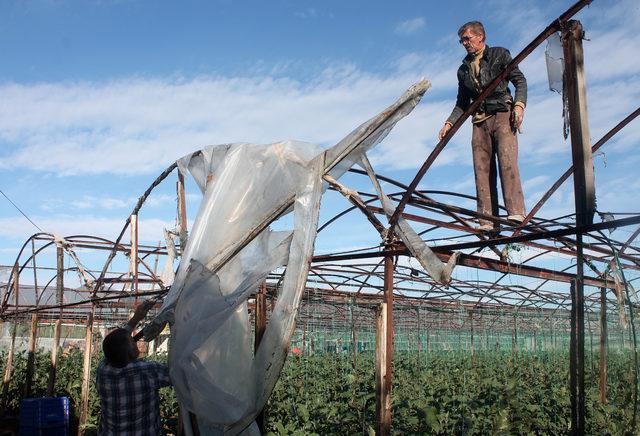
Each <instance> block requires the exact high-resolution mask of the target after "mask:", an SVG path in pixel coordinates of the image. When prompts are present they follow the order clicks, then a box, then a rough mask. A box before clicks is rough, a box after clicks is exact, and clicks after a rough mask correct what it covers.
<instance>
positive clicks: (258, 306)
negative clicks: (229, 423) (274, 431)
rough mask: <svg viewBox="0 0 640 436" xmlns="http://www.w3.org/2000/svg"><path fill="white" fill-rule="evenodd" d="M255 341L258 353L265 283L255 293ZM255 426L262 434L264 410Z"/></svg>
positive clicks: (263, 327)
mask: <svg viewBox="0 0 640 436" xmlns="http://www.w3.org/2000/svg"><path fill="white" fill-rule="evenodd" d="M255 323H256V325H255V340H254V345H253V348H254V350H255V352H257V351H258V347H259V346H260V342H261V341H262V336H264V332H265V330H266V329H267V282H266V281H263V282H262V283H261V284H260V289H259V290H258V292H257V293H256V316H255ZM256 424H257V425H258V428H259V429H260V434H263V433H264V410H261V411H260V413H259V414H258V416H256Z"/></svg>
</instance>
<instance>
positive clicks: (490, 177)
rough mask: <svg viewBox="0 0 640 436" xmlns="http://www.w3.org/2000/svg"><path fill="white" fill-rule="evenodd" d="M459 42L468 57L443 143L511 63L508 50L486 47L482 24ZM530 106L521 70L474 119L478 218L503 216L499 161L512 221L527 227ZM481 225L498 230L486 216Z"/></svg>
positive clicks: (462, 32)
mask: <svg viewBox="0 0 640 436" xmlns="http://www.w3.org/2000/svg"><path fill="white" fill-rule="evenodd" d="M458 36H459V37H460V40H459V41H460V44H462V46H463V47H464V48H465V50H466V51H467V56H466V57H465V58H464V59H463V61H462V65H461V66H460V68H458V96H457V99H456V105H455V107H454V109H453V111H452V112H451V115H450V116H449V118H448V119H447V121H445V123H444V126H443V127H442V129H440V132H439V134H438V136H439V138H440V139H441V140H442V138H444V136H445V135H446V134H447V132H448V131H449V129H451V127H452V126H453V124H454V123H455V122H456V121H457V120H458V118H460V116H461V115H462V114H463V113H464V112H465V111H466V110H467V109H468V108H469V106H470V105H471V102H472V101H473V100H475V99H476V98H477V97H478V96H479V95H480V93H481V92H482V90H483V89H484V88H485V87H486V86H487V85H488V84H489V83H491V82H492V81H493V80H494V79H495V78H496V76H497V75H498V74H500V73H501V72H502V70H503V69H504V68H505V67H506V66H507V65H508V64H509V63H510V62H511V54H510V53H509V50H507V49H505V48H503V47H489V46H488V45H486V44H485V32H484V26H483V25H482V23H480V22H479V21H470V22H468V23H466V24H464V25H463V26H462V27H460V29H459V30H458ZM508 82H511V83H512V84H513V86H514V88H515V99H514V98H512V96H511V91H510V90H509V83H508ZM526 103H527V81H526V79H525V77H524V74H522V72H521V71H520V69H519V68H518V67H516V68H514V69H513V70H512V71H511V73H509V76H508V81H507V80H503V81H502V82H500V84H498V87H497V88H496V89H495V90H494V91H493V93H491V94H490V95H489V96H488V97H487V98H486V99H485V100H484V101H483V102H482V103H481V104H480V106H479V107H478V109H477V111H476V112H475V113H474V114H473V118H472V123H473V133H472V139H471V147H472V151H473V169H474V173H475V181H476V196H477V199H478V213H479V214H483V215H488V216H495V217H497V216H498V189H497V174H496V157H497V159H498V169H499V171H500V182H501V185H502V193H503V196H504V203H505V206H506V208H507V213H508V216H507V219H508V220H510V221H514V222H516V223H521V222H522V221H524V218H525V216H524V215H525V207H524V195H523V193H522V183H521V181H520V171H519V169H518V138H517V136H516V135H517V133H518V132H519V131H520V126H521V124H522V120H523V117H524V108H525V106H526ZM478 221H479V223H480V226H479V227H478V230H481V231H486V232H494V231H495V230H496V227H497V226H496V224H495V223H494V222H493V221H490V220H488V219H484V218H482V216H480V217H479V218H478Z"/></svg>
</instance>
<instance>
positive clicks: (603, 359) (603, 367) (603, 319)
mask: <svg viewBox="0 0 640 436" xmlns="http://www.w3.org/2000/svg"><path fill="white" fill-rule="evenodd" d="M607 335H608V332H607V290H606V289H605V288H600V365H599V370H600V390H599V391H600V392H599V393H600V403H602V404H606V403H607Z"/></svg>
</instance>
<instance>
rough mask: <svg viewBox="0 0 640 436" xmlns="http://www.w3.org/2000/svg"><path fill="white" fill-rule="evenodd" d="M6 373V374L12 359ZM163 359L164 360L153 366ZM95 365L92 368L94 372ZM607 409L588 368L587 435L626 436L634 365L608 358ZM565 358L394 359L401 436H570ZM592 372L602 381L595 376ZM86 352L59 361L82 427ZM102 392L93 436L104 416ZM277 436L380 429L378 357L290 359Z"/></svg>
mask: <svg viewBox="0 0 640 436" xmlns="http://www.w3.org/2000/svg"><path fill="white" fill-rule="evenodd" d="M0 358H1V359H2V362H1V365H0V367H2V365H4V362H5V355H3V354H1V353H0ZM154 358H157V359H160V360H163V359H164V358H165V357H164V356H158V357H154ZM97 363H98V362H97V359H96V360H95V361H94V366H93V371H94V374H95V367H96V365H97ZM48 366H49V355H48V353H44V352H38V353H37V356H36V371H35V376H34V387H33V393H34V395H33V396H44V395H45V393H46V385H47V378H48ZM608 367H609V379H608V392H609V394H608V399H609V403H608V404H607V405H601V404H600V403H599V401H598V381H597V377H598V374H597V368H598V365H597V359H596V362H595V364H594V365H587V368H586V370H587V374H586V385H587V433H588V434H613V435H618V434H625V432H627V431H629V429H630V428H631V421H632V416H633V390H632V386H633V376H632V371H631V368H632V361H631V357H630V356H628V355H626V354H612V355H610V356H609V361H608ZM25 370H26V355H25V354H24V353H20V354H18V355H17V356H16V358H15V360H14V372H13V376H12V377H11V383H10V386H9V400H10V401H9V404H8V407H9V410H8V412H9V413H13V414H17V412H18V407H19V400H20V398H21V396H22V392H23V388H24V381H25ZM568 370H569V368H568V355H567V354H566V353H561V352H537V353H520V354H518V355H517V356H513V355H512V354H511V353H508V352H491V353H490V352H486V353H479V354H478V353H477V354H476V355H475V356H471V355H470V354H469V353H457V352H439V353H429V354H427V353H422V354H421V355H418V354H417V353H396V355H395V358H394V374H393V391H392V392H393V393H392V407H393V424H392V428H393V432H394V433H395V434H436V435H437V434H442V435H450V434H458V435H484V434H496V435H499V434H505V435H506V434H540V435H542V434H564V433H566V432H567V431H568V429H569V425H570V421H571V419H570V407H569V389H568ZM594 371H595V372H594ZM81 373H82V353H81V352H80V351H78V350H74V351H71V352H69V353H68V354H66V355H64V356H62V357H61V359H60V361H59V366H58V372H57V383H56V395H64V396H68V397H69V398H70V399H71V403H72V406H74V407H72V413H73V416H74V418H75V421H76V422H77V417H78V415H79V410H78V407H77V405H79V402H80V389H81ZM99 407H100V405H99V400H98V398H97V394H96V391H95V386H93V384H92V387H91V395H90V400H89V412H90V420H89V425H88V430H94V429H95V428H96V426H97V420H98V416H99ZM161 413H162V419H163V426H164V428H165V430H166V431H167V432H168V433H175V432H176V428H177V425H178V418H177V413H178V406H177V402H176V399H175V395H174V393H173V391H172V390H171V389H163V390H162V391H161ZM265 416H266V422H265V427H266V431H268V432H270V433H271V434H297V435H309V434H369V433H371V432H372V431H373V428H374V426H375V384H374V355H373V353H360V354H357V355H356V358H355V360H354V358H353V355H351V354H346V353H345V354H317V355H312V356H305V355H298V356H291V357H290V358H289V359H288V360H287V363H286V365H285V367H284V369H283V372H282V377H281V378H280V381H279V382H278V384H277V386H276V389H275V391H274V394H273V396H272V398H271V400H270V401H269V404H268V406H267V409H266V413H265Z"/></svg>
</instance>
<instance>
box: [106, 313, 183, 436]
mask: <svg viewBox="0 0 640 436" xmlns="http://www.w3.org/2000/svg"><path fill="white" fill-rule="evenodd" d="M152 306H153V302H151V301H146V302H144V303H142V304H141V305H140V306H138V308H137V309H136V311H135V313H134V315H133V317H132V318H131V319H130V320H129V322H128V323H127V324H126V325H125V326H124V327H123V328H117V329H115V330H113V331H112V332H111V333H109V334H108V335H107V336H106V337H105V338H104V341H103V342H102V349H103V351H104V356H105V358H104V360H103V361H102V362H100V365H99V366H98V371H97V377H96V385H97V388H98V393H99V395H100V405H101V409H102V416H101V420H100V428H99V434H100V435H103V436H112V435H113V436H125V435H126V436H128V435H131V436H143V435H153V436H157V435H160V434H162V430H161V427H160V401H159V398H158V389H160V388H161V387H164V386H170V385H171V380H169V368H168V367H167V366H166V365H163V364H161V363H159V362H151V361H149V362H147V361H145V360H142V359H138V356H139V352H138V347H137V346H136V343H135V341H134V339H133V337H132V336H131V332H132V331H133V329H134V328H135V327H136V325H137V324H138V322H140V321H141V320H142V319H143V318H144V317H145V315H146V314H147V312H148V311H149V309H150V308H151V307H152Z"/></svg>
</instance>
